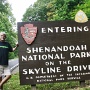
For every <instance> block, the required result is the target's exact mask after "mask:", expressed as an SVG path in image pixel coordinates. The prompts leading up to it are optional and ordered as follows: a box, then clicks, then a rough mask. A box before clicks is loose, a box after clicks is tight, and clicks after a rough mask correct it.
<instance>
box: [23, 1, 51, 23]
mask: <svg viewBox="0 0 90 90" xmlns="http://www.w3.org/2000/svg"><path fill="white" fill-rule="evenodd" d="M50 1H52V0H37V2H35V3H34V5H31V6H30V7H29V8H28V9H27V10H26V12H25V14H24V15H23V19H22V20H23V21H45V20H47V18H48V17H47V4H48V3H49V2H50Z"/></svg>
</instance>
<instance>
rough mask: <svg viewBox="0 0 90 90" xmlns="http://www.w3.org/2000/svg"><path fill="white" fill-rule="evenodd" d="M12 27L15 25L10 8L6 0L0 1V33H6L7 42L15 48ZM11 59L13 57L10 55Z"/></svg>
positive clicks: (14, 36) (14, 35) (14, 34)
mask: <svg viewBox="0 0 90 90" xmlns="http://www.w3.org/2000/svg"><path fill="white" fill-rule="evenodd" d="M13 25H15V18H14V17H13V14H12V12H11V6H10V4H9V3H8V2H7V0H1V1H0V31H4V32H6V33H7V41H9V42H10V44H11V45H12V46H15V39H16V38H17V36H16V33H15V32H14V31H13V30H14V29H13ZM11 56H12V57H10V58H13V57H15V55H14V54H13V53H12V55H11Z"/></svg>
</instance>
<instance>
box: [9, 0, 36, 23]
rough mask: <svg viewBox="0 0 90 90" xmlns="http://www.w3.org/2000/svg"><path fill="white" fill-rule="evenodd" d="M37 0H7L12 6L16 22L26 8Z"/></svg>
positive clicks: (19, 19)
mask: <svg viewBox="0 0 90 90" xmlns="http://www.w3.org/2000/svg"><path fill="white" fill-rule="evenodd" d="M36 1H37V0H8V2H9V3H10V5H11V7H12V13H13V14H14V17H15V18H16V22H21V19H22V17H23V14H24V13H25V11H26V9H27V8H28V7H29V6H30V5H32V4H34V2H36Z"/></svg>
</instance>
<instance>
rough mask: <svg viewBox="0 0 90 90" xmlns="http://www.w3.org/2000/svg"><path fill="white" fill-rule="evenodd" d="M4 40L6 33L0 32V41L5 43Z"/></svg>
mask: <svg viewBox="0 0 90 90" xmlns="http://www.w3.org/2000/svg"><path fill="white" fill-rule="evenodd" d="M5 39H6V33H5V32H0V41H5Z"/></svg>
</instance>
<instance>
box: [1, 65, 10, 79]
mask: <svg viewBox="0 0 90 90" xmlns="http://www.w3.org/2000/svg"><path fill="white" fill-rule="evenodd" d="M3 75H4V76H5V75H11V71H10V68H9V67H8V66H6V65H0V77H1V76H3Z"/></svg>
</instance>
